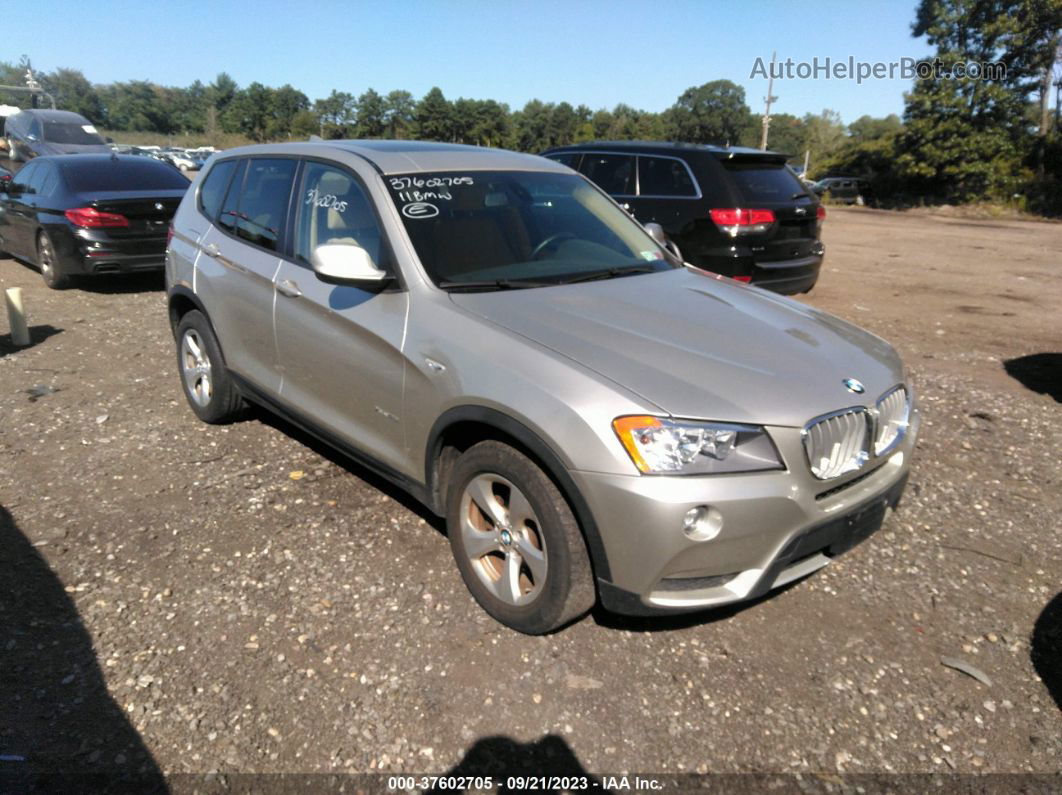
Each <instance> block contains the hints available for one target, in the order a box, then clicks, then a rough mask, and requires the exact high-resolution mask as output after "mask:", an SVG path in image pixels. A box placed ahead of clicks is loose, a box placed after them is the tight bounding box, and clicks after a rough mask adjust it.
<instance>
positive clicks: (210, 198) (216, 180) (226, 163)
mask: <svg viewBox="0 0 1062 795" xmlns="http://www.w3.org/2000/svg"><path fill="white" fill-rule="evenodd" d="M235 170H236V161H235V160H222V161H221V162H220V163H218V164H217V165H216V166H214V167H213V168H212V169H210V173H209V174H207V175H206V179H205V180H203V186H202V187H201V188H200V189H199V209H200V211H202V213H203V215H205V216H206V217H207V218H209V219H210V220H211V221H213V220H214V219H215V218H217V217H218V210H220V209H221V201H222V199H224V198H225V191H226V190H227V189H228V187H229V180H230V179H232V172H233V171H235Z"/></svg>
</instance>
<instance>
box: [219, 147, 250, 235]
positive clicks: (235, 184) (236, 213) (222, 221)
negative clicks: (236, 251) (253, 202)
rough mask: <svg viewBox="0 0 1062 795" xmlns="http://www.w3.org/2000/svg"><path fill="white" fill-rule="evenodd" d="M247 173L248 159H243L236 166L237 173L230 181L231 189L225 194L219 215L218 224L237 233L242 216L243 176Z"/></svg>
mask: <svg viewBox="0 0 1062 795" xmlns="http://www.w3.org/2000/svg"><path fill="white" fill-rule="evenodd" d="M246 174H247V161H246V160H241V161H240V165H239V166H237V168H236V174H235V176H234V177H233V179H232V182H230V183H229V190H228V192H227V193H226V194H225V201H223V202H222V203H221V215H219V216H218V225H219V226H221V227H222V228H223V229H225V230H226V231H228V232H231V233H232V234H236V221H238V220H239V218H240V190H241V189H242V188H243V178H244V176H245V175H246Z"/></svg>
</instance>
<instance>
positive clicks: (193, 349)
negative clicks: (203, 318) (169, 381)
mask: <svg viewBox="0 0 1062 795" xmlns="http://www.w3.org/2000/svg"><path fill="white" fill-rule="evenodd" d="M181 376H182V377H183V378H184V387H185V389H186V390H187V391H188V394H189V396H190V397H191V398H192V400H194V401H195V402H196V403H197V404H198V405H200V406H206V405H207V404H208V403H210V399H211V397H212V396H213V394H214V383H213V378H212V376H211V366H210V357H209V356H208V355H207V352H206V347H205V346H204V345H203V340H202V338H201V337H200V336H199V333H198V332H197V331H196V330H195V329H188V330H186V331H185V332H184V336H183V337H182V338H181Z"/></svg>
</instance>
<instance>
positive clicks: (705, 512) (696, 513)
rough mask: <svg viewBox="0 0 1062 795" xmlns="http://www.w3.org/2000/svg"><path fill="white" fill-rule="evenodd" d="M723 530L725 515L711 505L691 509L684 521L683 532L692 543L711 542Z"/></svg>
mask: <svg viewBox="0 0 1062 795" xmlns="http://www.w3.org/2000/svg"><path fill="white" fill-rule="evenodd" d="M722 529H723V515H722V514H721V513H719V511H718V510H716V509H715V508H713V507H711V506H710V505H701V506H698V507H697V508H690V510H688V511H687V512H686V516H685V517H683V519H682V532H683V533H685V534H686V538H688V539H690V540H691V541H711V540H712V539H713V538H715V537H716V536H717V535H719V531H720V530H722Z"/></svg>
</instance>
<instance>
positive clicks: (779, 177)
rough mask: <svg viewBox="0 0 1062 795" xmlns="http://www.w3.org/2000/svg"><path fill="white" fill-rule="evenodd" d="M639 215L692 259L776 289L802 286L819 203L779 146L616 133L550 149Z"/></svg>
mask: <svg viewBox="0 0 1062 795" xmlns="http://www.w3.org/2000/svg"><path fill="white" fill-rule="evenodd" d="M542 154H543V155H544V156H545V157H548V158H550V159H552V160H556V161H558V162H560V163H563V164H564V165H566V166H569V167H570V168H573V169H575V170H576V171H578V172H580V173H582V174H583V175H584V176H586V177H587V178H589V179H590V180H591V181H593V182H594V183H596V184H597V185H598V186H599V187H600V188H602V189H603V190H605V191H606V192H607V193H609V194H610V195H611V196H612V197H613V198H614V199H615V200H616V201H617V202H619V203H620V204H621V205H623V206H624V207H625V208H626V209H628V210H629V211H630V212H631V213H632V214H633V215H634V217H635V218H637V219H638V220H639V221H640V222H641V223H643V224H648V223H657V224H659V225H660V226H661V227H663V229H664V232H665V233H666V234H667V236H668V237H669V238H670V239H671V240H672V241H673V242H674V243H675V244H676V245H677V246H678V247H679V249H680V250H681V253H682V256H683V257H684V258H685V259H686V261H687V262H689V263H690V264H692V265H696V266H697V267H699V268H704V269H705V270H709V271H713V272H715V273H720V274H723V275H724V276H730V277H731V278H734V279H737V280H738V281H743V282H752V283H754V284H757V285H759V286H760V287H766V288H767V289H769V290H774V291H775V292H778V293H785V294H793V293H803V292H807V291H808V290H810V289H811V288H812V287H813V286H814V285H815V281H816V280H817V279H818V277H819V269H820V267H821V266H822V256H823V252H824V251H825V248H824V246H823V245H822V243H821V241H820V240H819V232H820V229H821V226H822V220H823V218H825V217H826V211H825V209H824V208H823V207H822V206H821V205H820V204H819V202H818V200H817V198H816V197H815V196H814V195H813V194H812V193H811V192H810V191H809V190H808V189H807V188H805V187H804V185H803V184H802V183H801V182H800V180H799V179H798V178H797V177H796V175H795V174H794V173H793V172H792V171H791V170H790V169H789V167H788V166H786V164H785V161H786V156H785V155H782V154H778V153H775V152H763V151H761V150H759V149H746V148H742V147H721V146H705V145H699V144H680V143H663V142H653V141H624V142H605V143H590V144H580V145H578V146H564V147H558V148H555V149H550V150H548V151H546V152H543V153H542Z"/></svg>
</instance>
